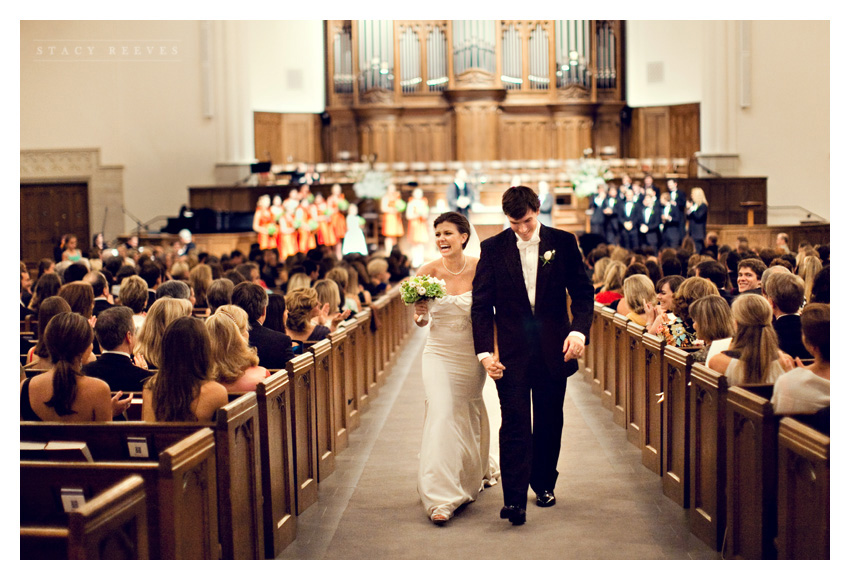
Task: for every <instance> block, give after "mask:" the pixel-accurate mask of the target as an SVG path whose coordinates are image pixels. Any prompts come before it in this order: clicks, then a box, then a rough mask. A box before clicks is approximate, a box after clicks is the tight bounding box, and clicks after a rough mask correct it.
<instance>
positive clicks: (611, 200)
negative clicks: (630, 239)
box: [602, 185, 620, 244]
mask: <svg viewBox="0 0 850 580" xmlns="http://www.w3.org/2000/svg"><path fill="white" fill-rule="evenodd" d="M619 203H620V199H619V196H618V192H617V188H616V187H614V186H613V185H612V186H611V187H609V188H608V197H606V198H605V203H604V204H603V205H602V214H603V215H604V216H605V223H604V224H603V226H602V229H603V230H604V232H605V241H606V242H608V243H609V244H617V243H619V242H620V219H619V217H618V216H617V214H618V211H617V206H618V205H619Z"/></svg>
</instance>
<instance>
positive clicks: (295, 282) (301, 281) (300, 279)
mask: <svg viewBox="0 0 850 580" xmlns="http://www.w3.org/2000/svg"><path fill="white" fill-rule="evenodd" d="M311 282H312V280H310V276H308V275H307V274H305V273H304V272H296V273H295V274H293V275H292V276H290V277H289V281H288V282H287V283H286V291H287V292H292V291H293V290H298V289H299V288H309V287H310V284H311Z"/></svg>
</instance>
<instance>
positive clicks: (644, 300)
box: [617, 274, 655, 326]
mask: <svg viewBox="0 0 850 580" xmlns="http://www.w3.org/2000/svg"><path fill="white" fill-rule="evenodd" d="M623 295H624V298H623V300H620V304H619V305H618V307H617V311H618V312H619V313H620V314H623V315H624V316H625V317H626V318H628V319H629V320H630V321H632V322H634V323H635V324H639V325H641V326H646V305H647V304H653V303H654V302H655V285H654V284H653V283H652V280H650V279H649V276H645V275H643V274H635V275H633V276H629V277H628V278H626V279H625V281H623ZM621 308H622V310H621Z"/></svg>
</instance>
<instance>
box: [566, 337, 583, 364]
mask: <svg viewBox="0 0 850 580" xmlns="http://www.w3.org/2000/svg"><path fill="white" fill-rule="evenodd" d="M583 353H584V341H583V340H582V339H580V338H579V337H577V336H568V337H567V338H566V340H564V362H567V361H570V360H572V359H574V358H579V357H580V356H581V355H582V354H583Z"/></svg>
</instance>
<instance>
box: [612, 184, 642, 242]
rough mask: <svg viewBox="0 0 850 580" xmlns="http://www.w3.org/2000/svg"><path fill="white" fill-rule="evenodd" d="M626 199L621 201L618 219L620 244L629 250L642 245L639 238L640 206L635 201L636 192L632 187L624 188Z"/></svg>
mask: <svg viewBox="0 0 850 580" xmlns="http://www.w3.org/2000/svg"><path fill="white" fill-rule="evenodd" d="M623 194H624V195H625V199H624V200H623V201H621V202H620V204H619V205H618V206H617V208H618V219H619V221H620V245H621V246H623V247H624V248H626V249H627V250H635V249H637V248H638V246H639V245H640V241H639V239H638V215H639V214H640V206H639V205H638V203H637V202H636V201H635V192H634V190H632V189H625V190H623Z"/></svg>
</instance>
